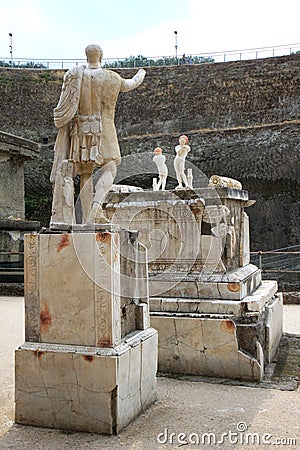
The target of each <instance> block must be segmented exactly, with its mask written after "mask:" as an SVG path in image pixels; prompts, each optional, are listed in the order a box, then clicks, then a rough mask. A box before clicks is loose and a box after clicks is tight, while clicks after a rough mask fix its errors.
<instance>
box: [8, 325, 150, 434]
mask: <svg viewBox="0 0 300 450" xmlns="http://www.w3.org/2000/svg"><path fill="white" fill-rule="evenodd" d="M156 360H157V331H156V330H154V329H152V328H148V329H147V330H143V331H136V332H133V333H131V334H130V335H128V336H127V337H126V338H124V339H123V340H122V342H121V344H120V345H118V346H116V347H114V348H100V347H84V346H74V345H60V344H46V343H29V342H26V343H25V344H24V345H22V346H21V347H20V348H19V349H18V350H16V374H15V375H16V419H15V420H16V422H17V423H20V424H24V425H33V426H41V427H50V428H60V429H64V430H76V431H87V432H94V433H100V434H117V433H119V432H120V431H121V430H122V429H123V428H124V427H125V426H126V425H128V423H129V422H131V421H132V420H133V419H134V418H135V417H137V416H138V415H139V414H140V413H142V412H143V411H144V410H145V409H146V408H147V407H148V406H149V405H150V404H151V403H153V402H154V401H155V400H156V367H157V363H156Z"/></svg>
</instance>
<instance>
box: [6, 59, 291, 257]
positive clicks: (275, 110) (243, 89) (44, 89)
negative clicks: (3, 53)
mask: <svg viewBox="0 0 300 450" xmlns="http://www.w3.org/2000/svg"><path fill="white" fill-rule="evenodd" d="M299 68H300V54H295V55H291V56H285V57H277V58H266V59H261V60H257V61H255V60H249V61H240V62H229V63H217V64H213V63H212V64H200V65H191V66H180V67H165V68H158V67H155V68H148V69H147V75H146V78H145V80H144V83H143V84H142V85H141V86H140V87H139V88H138V90H134V91H132V92H129V93H124V94H120V96H119V101H118V104H117V109H116V127H117V132H118V135H119V140H120V147H121V153H122V155H130V154H138V153H145V152H149V158H148V160H149V161H151V159H150V154H151V153H150V152H152V150H153V148H154V147H156V146H158V145H159V146H161V147H162V148H163V149H164V152H165V153H166V154H167V155H169V157H170V158H173V156H174V147H175V145H176V144H177V138H178V136H179V135H180V134H182V133H185V134H187V135H188V136H189V138H190V142H189V143H190V145H191V149H192V151H191V153H190V154H189V156H188V160H189V161H190V162H191V163H193V164H194V165H196V166H197V167H198V168H199V169H200V170H201V171H203V172H204V173H205V174H206V175H207V176H208V177H209V176H210V175H212V174H218V175H224V176H231V177H234V178H236V179H238V180H240V181H241V182H242V184H243V186H244V188H245V189H247V190H249V193H250V197H251V198H255V199H256V200H257V203H256V204H255V205H254V206H252V207H251V208H249V209H248V213H249V215H250V226H251V243H252V249H253V250H258V249H263V250H267V249H273V248H279V247H287V246H289V245H294V244H297V243H299V226H298V217H299V184H297V183H299V162H298V159H297V158H298V157H299V148H300V145H299V123H300V101H299V98H300V97H299V95H300V83H299V77H300V75H299V73H300V72H299ZM118 72H119V73H120V74H121V75H122V76H123V77H124V78H130V77H131V76H132V75H133V74H134V73H135V70H134V69H122V70H118ZM63 75H64V71H43V70H35V71H32V70H28V69H14V70H10V69H4V68H3V69H0V98H1V108H0V130H2V131H6V132H9V133H13V134H16V135H19V136H22V137H24V138H27V139H32V140H35V141H36V142H41V143H43V142H44V143H45V142H46V140H48V143H47V144H46V143H45V144H44V145H43V146H42V150H41V156H40V159H39V161H34V162H32V163H27V167H26V172H25V189H26V196H27V206H28V214H30V215H31V217H30V218H31V219H37V220H41V221H42V222H43V221H44V225H46V224H47V223H46V222H47V220H48V215H49V205H50V202H51V186H50V183H49V181H48V180H49V173H50V170H51V164H52V158H53V144H54V141H55V136H56V129H55V127H54V124H53V117H52V111H53V108H54V107H55V106H56V104H57V102H58V99H59V95H60V91H61V84H62V78H63ZM150 164H151V162H150ZM125 167H126V166H125ZM155 171H156V168H155V166H153V172H155ZM120 173H121V178H122V167H121V168H120ZM123 178H124V176H123ZM129 181H130V182H134V179H130V180H129ZM136 182H138V183H139V184H140V185H142V186H143V187H144V188H150V187H151V176H150V175H147V176H143V175H141V176H140V177H137V179H136ZM170 183H171V182H170ZM171 185H172V183H171V184H170V186H171ZM39 198H40V199H42V201H41V202H40V203H39Z"/></svg>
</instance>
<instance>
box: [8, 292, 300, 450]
mask: <svg viewBox="0 0 300 450" xmlns="http://www.w3.org/2000/svg"><path fill="white" fill-rule="evenodd" d="M299 318H300V305H285V306H284V331H286V332H288V333H294V334H300V321H299ZM23 323H24V312H23V299H22V298H21V297H14V298H11V297H0V336H1V340H0V341H1V350H0V383H1V384H0V450H2V449H18V450H19V449H20V450H23V449H24V450H27V449H30V450H33V449H34V450H35V449H37V450H38V449H43V450H48V449H49V450H52V449H53V450H54V449H55V450H58V449H65V448H66V449H68V448H69V449H101V450H102V449H103V450H104V449H116V448H125V449H132V450H133V449H137V450H141V449H143V450H147V449H149V450H150V449H151V450H152V449H160V448H163V449H173V448H181V447H183V448H185V449H194V448H209V447H213V448H220V449H230V448H233V449H246V448H247V449H254V448H260V449H264V448H266V449H270V448H272V447H274V446H276V448H285V449H287V448H290V449H297V448H299V449H300V426H299V423H300V390H299V388H298V389H297V390H294V391H282V390H279V389H263V388H259V387H255V388H253V387H248V386H247V387H246V386H234V385H224V384H216V383H210V382H209V381H208V382H203V381H190V380H179V379H171V378H162V377H159V378H158V379H157V397H158V400H157V401H156V402H155V403H154V404H153V405H152V406H151V407H150V408H149V409H148V410H147V411H146V412H145V413H144V414H142V415H141V416H139V417H138V418H137V419H136V420H135V421H134V422H132V423H131V424H130V425H129V426H128V427H127V428H126V429H125V430H124V431H123V432H122V433H121V434H120V435H119V436H101V435H97V434H89V433H76V432H64V431H60V430H51V429H46V428H37V427H29V426H21V425H16V424H14V422H13V417H14V416H13V415H14V410H13V407H14V403H13V402H14V398H13V394H14V382H13V372H14V360H13V355H14V353H13V352H14V349H15V348H16V347H17V346H18V345H19V344H21V343H22V342H23V340H24V327H23ZM172 433H173V434H172ZM180 433H182V434H180ZM205 433H210V436H207V435H206V436H205ZM222 434H223V436H222ZM198 440H199V444H198ZM202 440H204V443H205V446H204V445H202V444H201V442H202ZM247 440H248V441H247ZM252 440H253V442H254V443H255V444H254V445H252V444H251V442H252ZM247 442H248V443H247Z"/></svg>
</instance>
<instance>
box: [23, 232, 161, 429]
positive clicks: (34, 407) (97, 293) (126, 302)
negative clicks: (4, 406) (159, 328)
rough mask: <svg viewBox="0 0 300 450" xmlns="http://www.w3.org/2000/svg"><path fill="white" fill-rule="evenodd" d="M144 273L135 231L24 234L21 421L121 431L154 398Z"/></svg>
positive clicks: (152, 333)
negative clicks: (24, 325)
mask: <svg viewBox="0 0 300 450" xmlns="http://www.w3.org/2000/svg"><path fill="white" fill-rule="evenodd" d="M100 228H101V227H100ZM127 272H128V273H127ZM146 273H147V270H146V268H145V257H144V256H143V253H142V252H141V248H139V244H138V242H137V234H134V233H132V234H130V233H128V232H126V231H120V230H117V229H112V227H111V229H110V230H107V229H104V228H103V229H99V230H97V231H91V232H88V231H86V232H74V233H66V232H61V233H58V232H57V233H48V234H32V235H27V236H26V239H25V316H26V327H25V329H26V336H25V339H26V342H25V343H24V344H23V345H22V346H21V347H20V348H19V349H18V350H17V351H16V422H17V423H21V424H25V425H35V426H43V427H54V428H61V429H66V430H80V431H89V432H96V433H102V434H117V433H119V432H120V431H121V430H122V429H123V428H124V427H125V426H126V425H127V424H128V423H129V422H130V421H132V420H133V419H134V418H135V417H137V416H138V415H139V414H140V413H141V412H143V411H144V410H145V408H146V407H147V406H149V405H150V404H151V403H152V402H153V401H154V400H155V399H156V369H157V332H156V330H154V329H153V328H150V326H149V323H150V320H149V307H148V297H147V290H145V287H146V286H147V280H146V279H145V277H144V275H145V274H146ZM137 274H139V275H138V277H139V278H137ZM145 276H146V275H145ZM121 281H122V283H121ZM129 311H130V314H129V313H128V312H129ZM128 330H130V331H129V332H128Z"/></svg>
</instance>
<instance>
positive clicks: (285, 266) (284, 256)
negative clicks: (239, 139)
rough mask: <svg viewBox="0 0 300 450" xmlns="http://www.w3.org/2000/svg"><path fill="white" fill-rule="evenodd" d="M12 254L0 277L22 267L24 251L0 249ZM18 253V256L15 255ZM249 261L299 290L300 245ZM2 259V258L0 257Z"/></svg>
mask: <svg viewBox="0 0 300 450" xmlns="http://www.w3.org/2000/svg"><path fill="white" fill-rule="evenodd" d="M2 255H3V256H4V257H6V256H12V257H15V258H13V261H9V259H10V258H8V260H6V261H5V262H4V261H2V262H0V279H1V277H2V278H3V277H5V274H7V275H9V276H10V277H11V276H13V273H14V272H15V273H16V274H19V272H20V271H23V267H24V252H22V251H12V252H8V251H0V258H1V256H2ZM17 255H19V257H17ZM250 257H251V258H250V259H251V263H252V264H255V265H256V266H258V267H259V268H260V269H261V271H262V275H263V278H264V276H267V278H271V279H275V280H277V281H278V283H279V286H280V288H281V289H283V290H299V289H300V282H299V278H300V277H299V274H300V245H294V246H291V247H284V248H279V249H275V250H271V251H257V252H250ZM1 259H2V258H1Z"/></svg>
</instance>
